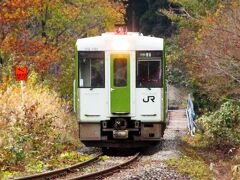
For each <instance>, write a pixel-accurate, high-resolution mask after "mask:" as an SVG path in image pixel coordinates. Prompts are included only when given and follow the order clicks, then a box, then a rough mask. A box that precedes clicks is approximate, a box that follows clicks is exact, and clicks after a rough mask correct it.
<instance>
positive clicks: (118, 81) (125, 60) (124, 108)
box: [110, 54, 130, 114]
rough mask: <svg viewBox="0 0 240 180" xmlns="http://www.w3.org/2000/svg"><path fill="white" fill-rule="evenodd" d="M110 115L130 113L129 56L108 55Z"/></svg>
mask: <svg viewBox="0 0 240 180" xmlns="http://www.w3.org/2000/svg"><path fill="white" fill-rule="evenodd" d="M110 82H111V83H110V91H111V93H110V94H111V101H110V102H111V113H122V114H128V113H130V55H129V54H111V55H110Z"/></svg>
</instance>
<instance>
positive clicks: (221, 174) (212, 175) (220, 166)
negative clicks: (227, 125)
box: [166, 134, 240, 180]
mask: <svg viewBox="0 0 240 180" xmlns="http://www.w3.org/2000/svg"><path fill="white" fill-rule="evenodd" d="M182 142H183V143H182V144H181V146H180V147H179V150H180V151H181V153H182V156H181V157H180V158H179V159H170V160H167V161H166V164H168V165H169V166H170V167H173V168H174V169H176V170H177V171H178V172H180V173H183V174H185V175H188V176H189V177H191V178H192V179H194V180H202V179H203V180H205V179H232V180H239V177H240V149H239V148H234V149H229V148H228V147H223V146H222V147H216V146H212V145H211V144H210V143H209V142H208V141H207V140H206V139H204V138H203V136H202V135H201V134H196V135H195V136H194V137H192V136H184V137H183V138H182Z"/></svg>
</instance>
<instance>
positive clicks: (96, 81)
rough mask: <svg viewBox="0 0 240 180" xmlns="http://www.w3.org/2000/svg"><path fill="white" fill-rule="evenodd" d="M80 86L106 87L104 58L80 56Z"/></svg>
mask: <svg viewBox="0 0 240 180" xmlns="http://www.w3.org/2000/svg"><path fill="white" fill-rule="evenodd" d="M79 65H80V71H79V86H80V87H83V88H104V87H105V78H104V77H105V68H104V58H97V57H96V58H94V57H93V58H92V57H87V58H81V57H80V58H79Z"/></svg>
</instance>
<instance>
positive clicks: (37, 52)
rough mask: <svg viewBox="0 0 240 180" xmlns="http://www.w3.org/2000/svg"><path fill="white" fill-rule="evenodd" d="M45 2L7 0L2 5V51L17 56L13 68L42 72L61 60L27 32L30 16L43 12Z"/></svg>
mask: <svg viewBox="0 0 240 180" xmlns="http://www.w3.org/2000/svg"><path fill="white" fill-rule="evenodd" d="M43 3H44V0H7V1H3V2H2V3H0V32H1V33H0V49H1V51H2V52H4V53H9V54H13V55H14V64H13V65H17V64H25V65H28V66H32V67H34V68H35V70H37V71H39V72H42V71H44V70H46V69H47V67H48V65H49V64H50V63H51V62H52V61H56V60H57V59H58V52H57V49H56V48H54V47H52V46H50V45H47V44H45V43H44V42H43V39H42V38H39V37H38V38H33V37H32V36H31V34H30V32H29V30H28V29H27V26H26V24H27V22H28V21H29V19H30V18H31V12H33V11H40V10H41V7H42V4H43Z"/></svg>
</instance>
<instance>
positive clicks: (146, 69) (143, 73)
mask: <svg viewBox="0 0 240 180" xmlns="http://www.w3.org/2000/svg"><path fill="white" fill-rule="evenodd" d="M161 59H162V53H161V52H160V51H157V52H151V51H150V52H137V87H143V88H145V87H146V88H149V87H153V88H154V87H161V85H162V83H161V81H162V78H161V77H162V68H161Z"/></svg>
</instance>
